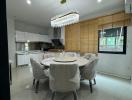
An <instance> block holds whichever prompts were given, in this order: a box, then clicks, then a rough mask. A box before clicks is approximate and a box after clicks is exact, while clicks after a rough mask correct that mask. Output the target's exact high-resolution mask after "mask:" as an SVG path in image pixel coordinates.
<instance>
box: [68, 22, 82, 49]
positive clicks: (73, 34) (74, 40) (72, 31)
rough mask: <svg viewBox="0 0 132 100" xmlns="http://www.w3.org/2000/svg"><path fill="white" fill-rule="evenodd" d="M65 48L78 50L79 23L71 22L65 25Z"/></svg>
mask: <svg viewBox="0 0 132 100" xmlns="http://www.w3.org/2000/svg"><path fill="white" fill-rule="evenodd" d="M65 37H66V38H65V50H66V51H79V50H80V25H79V23H78V24H72V25H69V26H66V27H65Z"/></svg>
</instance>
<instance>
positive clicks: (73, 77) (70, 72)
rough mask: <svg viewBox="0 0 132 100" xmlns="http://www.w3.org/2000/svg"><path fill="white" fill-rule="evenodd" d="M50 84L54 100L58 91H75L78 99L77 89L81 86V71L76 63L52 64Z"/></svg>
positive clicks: (74, 93) (75, 96)
mask: <svg viewBox="0 0 132 100" xmlns="http://www.w3.org/2000/svg"><path fill="white" fill-rule="evenodd" d="M49 86H50V89H51V90H52V100H54V96H55V93H56V92H73V95H74V100H77V93H76V90H77V89H79V88H80V72H79V67H78V65H76V64H51V65H50V72H49Z"/></svg>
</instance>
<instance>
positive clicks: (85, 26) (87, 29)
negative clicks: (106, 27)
mask: <svg viewBox="0 0 132 100" xmlns="http://www.w3.org/2000/svg"><path fill="white" fill-rule="evenodd" d="M80 52H81V53H97V52H98V33H97V20H96V19H95V20H90V21H86V22H82V23H80Z"/></svg>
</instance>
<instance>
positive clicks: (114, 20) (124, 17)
mask: <svg viewBox="0 0 132 100" xmlns="http://www.w3.org/2000/svg"><path fill="white" fill-rule="evenodd" d="M130 23H131V16H130V14H126V13H125V12H124V11H122V12H118V13H115V14H112V15H107V16H103V17H99V18H98V29H102V28H104V29H105V28H110V27H118V26H128V25H129V24H130Z"/></svg>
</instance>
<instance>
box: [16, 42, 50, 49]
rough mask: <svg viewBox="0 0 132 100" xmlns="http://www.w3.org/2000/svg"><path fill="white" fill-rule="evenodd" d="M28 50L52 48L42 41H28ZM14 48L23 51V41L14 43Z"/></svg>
mask: <svg viewBox="0 0 132 100" xmlns="http://www.w3.org/2000/svg"><path fill="white" fill-rule="evenodd" d="M28 48H29V50H43V51H44V50H47V49H50V48H52V46H51V44H50V43H43V42H29V43H28ZM16 50H17V51H25V43H24V42H17V43H16Z"/></svg>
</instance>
